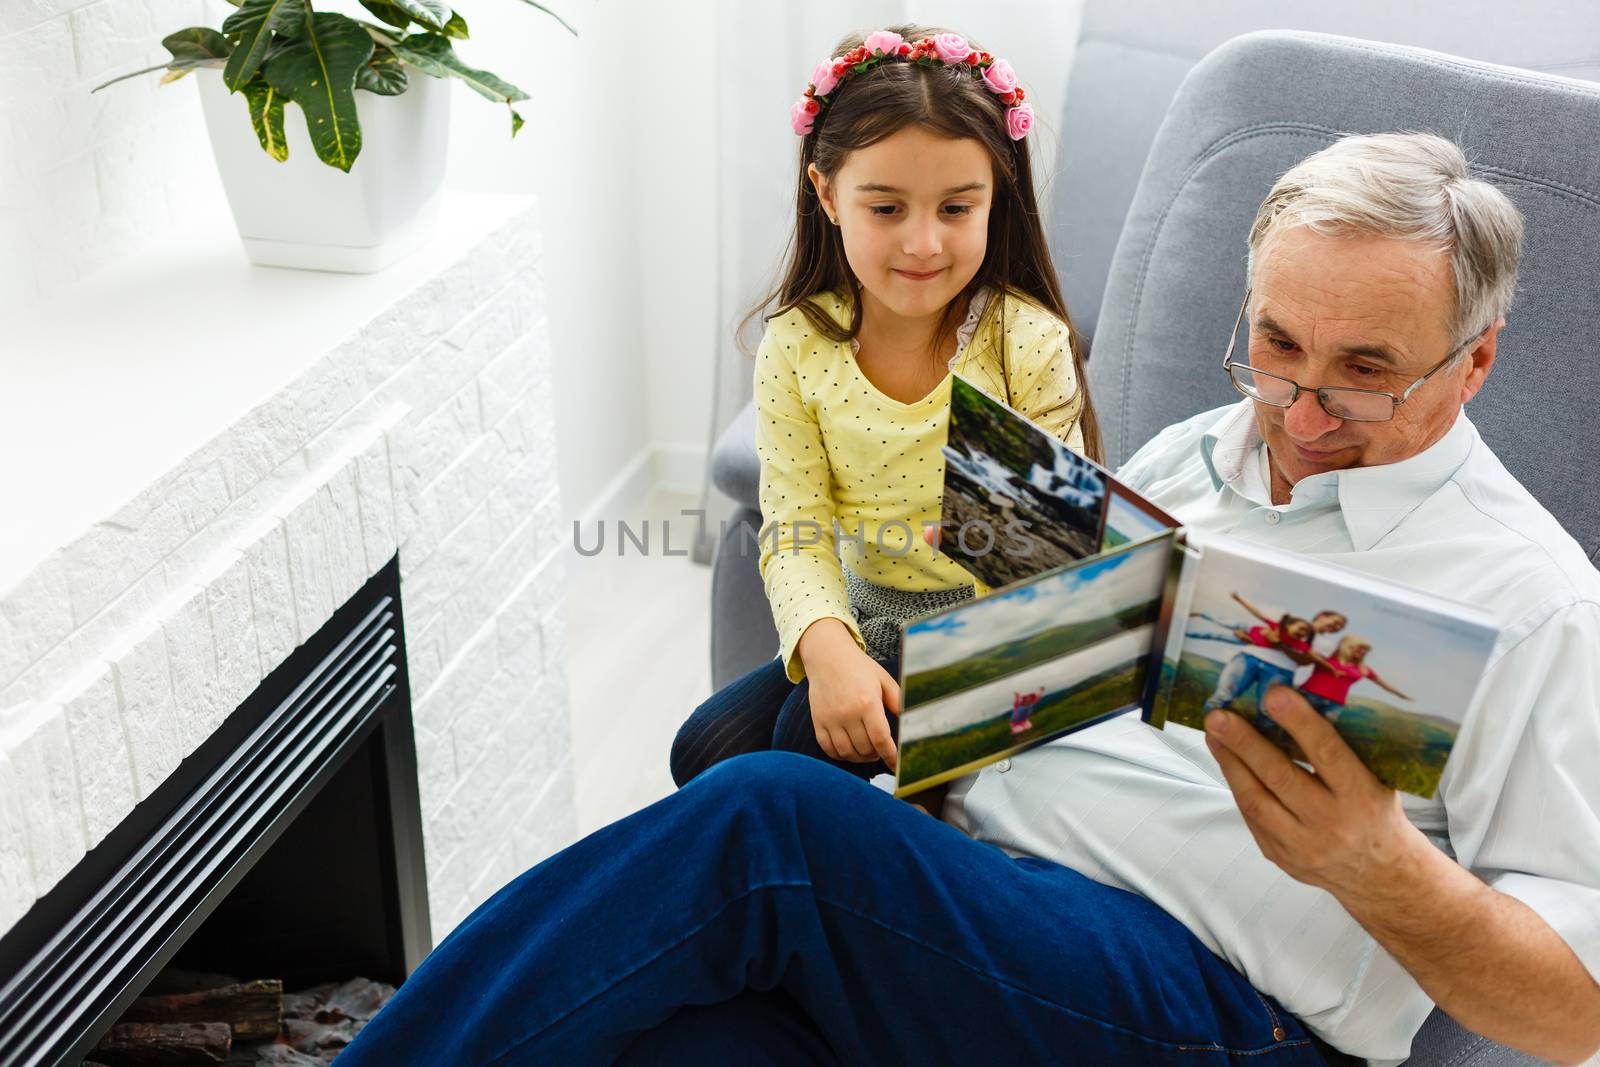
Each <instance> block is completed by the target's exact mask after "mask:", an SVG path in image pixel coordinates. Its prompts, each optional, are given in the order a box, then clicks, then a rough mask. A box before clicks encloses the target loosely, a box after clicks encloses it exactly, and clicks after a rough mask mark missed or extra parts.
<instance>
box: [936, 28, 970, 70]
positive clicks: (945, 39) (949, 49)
mask: <svg viewBox="0 0 1600 1067" xmlns="http://www.w3.org/2000/svg"><path fill="white" fill-rule="evenodd" d="M933 50H934V51H935V52H937V53H939V58H940V59H941V60H943V61H944V62H946V63H960V62H962V61H963V60H965V59H966V58H967V57H968V56H970V55H971V54H972V46H971V45H969V44H968V43H967V39H966V38H965V37H963V36H961V35H960V34H959V33H941V34H939V35H937V36H936V37H934V39H933Z"/></svg>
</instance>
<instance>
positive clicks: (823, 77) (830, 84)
mask: <svg viewBox="0 0 1600 1067" xmlns="http://www.w3.org/2000/svg"><path fill="white" fill-rule="evenodd" d="M811 84H812V85H815V86H816V87H817V95H818V96H827V95H828V94H829V93H831V92H833V89H834V86H836V85H838V84H839V76H838V75H837V74H835V73H834V72H833V60H831V59H824V60H823V61H822V62H821V63H818V64H817V69H816V70H814V71H812V72H811Z"/></svg>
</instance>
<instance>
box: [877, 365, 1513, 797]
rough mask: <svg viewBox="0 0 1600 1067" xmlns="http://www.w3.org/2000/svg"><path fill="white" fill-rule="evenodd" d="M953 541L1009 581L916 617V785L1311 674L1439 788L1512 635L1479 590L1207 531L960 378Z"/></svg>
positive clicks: (1329, 699) (906, 667) (910, 698)
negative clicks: (1389, 577)
mask: <svg viewBox="0 0 1600 1067" xmlns="http://www.w3.org/2000/svg"><path fill="white" fill-rule="evenodd" d="M944 455H945V461H946V462H945V483H944V504H943V513H942V515H941V525H940V531H941V533H940V539H939V551H941V552H943V553H945V554H946V555H948V556H950V557H951V558H952V559H954V560H955V561H956V562H958V563H959V564H961V566H963V567H964V568H966V569H967V570H968V571H970V572H971V573H972V575H973V576H974V577H975V578H977V579H978V580H979V581H980V582H982V583H984V584H985V585H986V586H989V587H990V588H991V589H992V590H993V592H991V593H989V594H988V595H986V596H983V597H980V598H978V599H976V600H969V601H966V602H964V603H962V604H959V605H957V606H955V607H952V608H947V609H945V610H943V611H940V612H937V613H935V614H933V615H929V616H926V617H924V618H921V619H917V620H915V621H913V622H909V623H906V624H905V625H904V627H903V630H902V642H901V666H900V671H901V674H900V687H901V714H900V724H899V747H900V759H899V767H898V768H897V772H896V777H895V795H896V796H908V795H911V794H913V793H916V792H919V791H921V790H923V789H926V788H928V787H929V786H932V785H937V784H938V783H940V782H944V781H948V780H949V779H952V778H956V777H959V776H961V775H964V774H970V773H971V772H973V771H975V770H977V769H978V768H980V767H982V766H984V765H986V764H988V763H992V762H994V761H996V760H998V759H1001V758H1003V757H1005V756H1009V755H1012V754H1014V753H1017V752H1020V751H1022V750H1023V749H1026V748H1031V747H1033V746H1035V745H1038V744H1042V743H1043V742H1046V741H1050V740H1053V739H1055V738H1057V737H1060V736H1062V735H1063V734H1066V733H1069V732H1071V731H1073V730H1078V729H1082V728H1083V727H1086V726H1090V725H1093V724H1094V723H1097V722H1101V721H1103V720H1105V719H1108V718H1111V717H1113V716H1117V715H1121V714H1123V713H1125V712H1128V711H1131V710H1132V709H1134V708H1139V709H1142V716H1143V718H1144V720H1145V721H1146V722H1148V723H1149V724H1150V725H1151V726H1152V727H1155V728H1158V729H1202V728H1203V726H1202V723H1203V720H1204V718H1205V716H1206V714H1207V713H1208V712H1210V711H1211V710H1212V709H1215V708H1224V709H1227V710H1230V711H1233V712H1235V713H1237V714H1239V715H1241V716H1243V717H1244V718H1245V719H1247V720H1249V721H1250V722H1252V723H1253V724H1254V725H1255V726H1256V728H1257V729H1258V730H1260V731H1261V732H1262V733H1263V735H1265V736H1266V737H1267V738H1269V739H1270V740H1272V741H1273V742H1274V743H1275V744H1277V745H1278V746H1279V747H1280V748H1282V749H1283V750H1284V751H1285V752H1287V753H1288V754H1289V755H1290V756H1291V757H1292V758H1294V759H1297V760H1300V761H1301V762H1302V763H1303V762H1304V761H1305V757H1304V753H1302V752H1300V751H1299V748H1298V746H1297V745H1295V743H1294V741H1293V740H1292V739H1291V738H1290V737H1289V736H1288V734H1287V733H1286V732H1285V731H1284V730H1283V729H1282V728H1281V727H1279V726H1278V725H1277V724H1276V723H1274V722H1273V721H1272V720H1271V719H1270V718H1268V717H1267V715H1266V713H1265V712H1264V711H1262V710H1261V701H1262V699H1263V698H1264V697H1265V695H1266V692H1267V690H1268V688H1269V687H1271V686H1273V685H1287V686H1292V687H1294V688H1295V689H1297V690H1298V691H1299V693H1300V695H1301V696H1302V697H1304V698H1305V700H1306V701H1307V703H1309V704H1310V705H1311V706H1312V707H1313V708H1314V709H1315V710H1316V711H1318V712H1319V713H1320V714H1321V715H1323V716H1324V717H1325V718H1326V719H1327V721H1328V722H1329V723H1331V724H1332V725H1333V727H1334V729H1336V730H1337V731H1338V732H1339V734H1340V735H1341V736H1342V737H1343V738H1344V739H1345V741H1346V742H1347V743H1348V744H1349V745H1350V747H1351V748H1352V749H1353V750H1354V751H1355V753H1356V755H1357V756H1359V757H1360V759H1361V760H1362V762H1363V763H1365V764H1366V766H1367V767H1368V768H1369V769H1371V771H1372V772H1373V774H1374V775H1375V776H1376V777H1377V778H1378V779H1379V780H1380V781H1382V782H1383V783H1384V784H1386V785H1388V786H1390V787H1391V788H1394V789H1397V790H1400V791H1402V792H1406V793H1414V794H1416V795H1417V796H1421V797H1431V796H1433V794H1434V791H1435V789H1436V788H1437V787H1438V783H1439V776H1440V774H1441V773H1442V772H1443V770H1444V764H1445V760H1446V759H1447V758H1448V757H1449V755H1450V749H1451V747H1452V745H1453V744H1454V743H1455V738H1456V733H1457V731H1458V730H1459V729H1460V727H1461V720H1462V716H1463V715H1464V714H1465V712H1466V710H1467V708H1468V707H1470V706H1471V704H1472V701H1473V697H1474V695H1475V694H1476V692H1477V687H1478V683H1479V681H1480V680H1481V678H1482V675H1483V671H1484V668H1485V666H1486V664H1487V663H1488V660H1489V655H1490V652H1491V651H1492V649H1493V647H1494V643H1495V640H1496V639H1497V637H1498V636H1499V634H1498V630H1497V629H1496V628H1495V626H1494V625H1493V624H1492V623H1491V622H1490V621H1489V619H1488V617H1487V616H1486V615H1484V614H1483V613H1482V612H1479V611H1477V610H1475V609H1473V608H1470V607H1468V606H1466V605H1462V604H1457V603H1454V602H1452V601H1449V600H1444V599H1442V598H1439V597H1435V596H1432V595H1430V594H1427V593H1423V592H1420V591H1418V590H1414V589H1410V588H1407V587H1405V586H1402V585H1398V584H1395V583H1392V582H1387V581H1383V580H1381V579H1377V578H1373V577H1371V576H1369V575H1365V574H1361V573H1359V572H1356V571H1351V570H1348V569H1346V568H1343V567H1338V566H1334V565H1332V564H1327V563H1321V562H1318V561H1316V560H1313V559H1309V558H1307V557H1304V556H1298V555H1294V554H1291V553H1285V552H1279V551H1274V550H1270V549H1266V548H1262V547H1260V546H1258V545H1253V544H1250V543H1248V542H1246V541H1243V540H1240V539H1238V538H1232V537H1227V536H1225V535H1220V534H1216V533H1209V532H1205V531H1200V530H1194V529H1188V528H1185V527H1184V526H1182V525H1181V524H1180V523H1179V522H1178V521H1177V520H1176V519H1174V518H1173V517H1172V516H1170V515H1168V514H1167V513H1166V512H1164V511H1162V510H1161V509H1160V508H1159V507H1157V506H1156V505H1155V504H1153V503H1151V502H1150V501H1148V500H1146V499H1144V498H1143V497H1142V496H1140V495H1139V494H1138V493H1136V492H1134V491H1133V490H1132V489H1130V488H1129V487H1127V486H1126V485H1123V484H1122V483H1121V482H1119V481H1117V480H1116V478H1115V477H1113V476H1112V475H1111V473H1110V472H1109V471H1107V470H1105V469H1104V468H1103V467H1100V466H1099V465H1098V464H1095V463H1093V462H1091V461H1090V460H1088V459H1085V458H1084V457H1082V456H1080V455H1078V454H1077V453H1075V452H1073V451H1072V450H1071V449H1069V448H1068V447H1067V446H1066V445H1064V444H1063V443H1061V441H1059V440H1058V439H1056V438H1055V437H1054V436H1052V435H1051V434H1050V433H1048V432H1047V431H1045V430H1044V429H1042V428H1040V427H1039V426H1036V425H1035V424H1033V423H1031V422H1029V421H1028V420H1027V419H1026V418H1024V417H1023V416H1021V415H1019V414H1018V413H1016V412H1015V411H1013V410H1011V409H1010V408H1008V407H1006V406H1005V405H1004V404H1002V403H1000V402H999V401H997V400H994V399H992V398H991V397H989V396H988V395H986V394H985V393H983V392H982V391H980V390H979V389H977V388H976V387H974V386H973V385H971V384H970V383H969V382H967V381H966V380H965V379H963V378H961V377H960V376H959V375H958V376H957V377H956V379H955V381H954V383H953V389H952V395H951V415H950V436H949V440H948V442H947V443H946V445H945V449H944Z"/></svg>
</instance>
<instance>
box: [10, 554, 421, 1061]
mask: <svg viewBox="0 0 1600 1067" xmlns="http://www.w3.org/2000/svg"><path fill="white" fill-rule="evenodd" d="M399 594H400V590H399V570H398V561H397V560H391V561H390V563H389V564H388V565H387V566H386V567H385V568H384V569H383V570H382V571H380V572H379V574H377V575H375V576H374V578H373V579H372V581H371V582H369V583H368V584H367V586H366V587H364V588H363V589H362V591H361V592H360V593H358V594H357V595H356V596H355V597H354V598H352V600H351V601H350V602H349V603H347V604H346V605H344V607H342V608H341V609H340V610H339V611H338V612H336V613H335V615H334V618H333V619H332V620H331V621H330V622H329V623H328V625H327V626H326V627H324V628H323V630H322V631H321V632H319V633H318V634H317V635H316V637H314V638H313V639H312V640H311V641H309V642H307V643H306V645H304V646H302V647H301V648H300V649H298V650H297V651H296V652H295V653H294V654H293V655H291V656H290V658H289V660H288V661H287V662H286V663H284V665H283V666H282V667H280V668H279V669H278V670H276V671H274V672H273V674H272V675H271V676H269V677H268V679H267V680H266V681H264V682H263V683H262V685H261V687H260V688H259V689H258V690H257V691H256V693H255V694H253V695H252V696H251V698H250V699H249V700H247V701H246V702H245V704H243V705H241V707H240V708H239V709H238V710H237V711H236V712H235V713H234V714H233V715H231V716H230V717H229V718H228V720H227V722H225V723H224V724H223V726H222V727H221V728H219V730H218V731H217V732H216V734H214V735H213V736H212V737H211V738H210V739H208V740H207V741H206V742H205V743H204V744H203V745H202V746H201V747H200V749H199V750H197V751H196V752H195V753H194V754H193V755H191V756H190V757H189V758H188V759H186V760H185V761H184V763H183V764H182V766H180V767H179V768H178V770H177V771H176V772H175V773H174V775H173V776H172V778H171V779H169V781H168V782H166V783H164V784H163V786H162V787H161V788H160V789H159V790H157V791H156V792H155V793H154V794H152V796H151V797H150V798H148V799H147V800H146V801H144V802H143V803H141V804H140V805H139V807H138V808H137V809H136V810H135V811H134V812H133V814H131V815H130V816H129V817H128V819H127V820H126V821H125V822H124V823H123V824H122V825H120V826H119V827H117V828H116V829H115V830H113V831H112V833H111V834H110V835H108V837H107V838H106V840H105V841H104V842H102V844H101V845H99V846H98V847H96V848H95V849H94V850H93V851H92V852H91V853H90V854H89V855H88V856H86V857H85V858H84V860H83V861H81V862H80V863H79V865H78V866H77V867H76V868H75V869H74V870H73V871H72V872H71V873H70V874H69V875H68V877H67V878H66V879H64V880H63V881H62V884H61V885H59V886H57V887H56V889H54V890H52V891H51V893H50V894H48V895H47V896H46V897H44V898H43V899H41V900H40V901H39V902H38V903H36V904H35V906H34V907H33V909H31V910H30V911H29V912H28V914H27V915H26V916H24V918H23V919H22V921H20V922H19V923H18V924H17V926H16V927H14V928H13V929H12V930H11V931H9V932H8V933H7V934H6V936H5V937H4V938H3V939H0V1063H6V1064H13V1063H15V1064H19V1065H35V1064H41V1065H42V1064H64V1063H72V1064H75V1063H77V1062H78V1061H79V1060H80V1059H81V1058H82V1057H83V1055H84V1054H85V1053H86V1052H87V1051H88V1050H89V1049H90V1048H91V1047H92V1046H93V1045H94V1043H95V1041H96V1040H98V1038H99V1037H100V1035H101V1034H102V1033H103V1032H104V1031H105V1029H106V1028H108V1027H109V1026H110V1025H111V1024H112V1023H113V1022H114V1021H115V1020H116V1019H117V1017H118V1016H119V1015H120V1013H121V1012H122V1010H123V1009H124V1008H125V1007H126V1006H127V1004H128V1003H129V1002H130V1001H131V1000H132V999H133V998H134V997H136V996H137V995H138V994H139V992H140V991H141V990H142V989H143V987H144V986H145V984H147V983H148V981H149V980H150V978H151V977H152V976H153V975H154V974H155V973H156V972H157V971H159V970H160V968H161V967H163V966H164V965H165V964H166V963H167V962H168V961H169V960H170V959H171V958H172V957H173V955H174V954H176V953H177V952H178V950H179V949H180V948H181V947H182V946H183V943H184V941H185V940H186V939H187V938H188V937H189V936H190V934H192V933H193V932H194V931H195V930H196V929H197V928H198V927H199V926H200V924H201V923H202V921H203V920H204V919H205V918H206V917H207V916H208V915H209V914H210V913H211V912H212V911H213V910H214V909H215V908H216V907H217V905H218V904H219V903H221V902H222V900H223V899H224V898H225V897H226V895H227V894H228V892H229V891H230V890H231V889H232V888H233V887H234V886H235V885H236V884H237V883H238V882H239V881H240V880H241V879H242V878H243V877H244V876H245V875H246V873H248V872H249V870H250V868H251V867H252V866H253V865H254V864H255V863H256V861H257V860H258V859H260V858H261V857H262V856H263V855H264V854H265V853H266V851H267V849H268V848H269V847H270V846H271V845H272V844H273V842H274V841H276V840H277V839H278V837H279V836H280V835H281V834H282V833H283V832H284V831H285V830H286V829H287V828H288V827H289V825H290V823H292V822H293V820H294V819H295V817H296V816H297V815H299V814H300V812H301V811H303V810H304V809H305V808H306V806H307V805H309V804H310V803H311V801H312V800H313V799H314V798H315V796H316V794H317V793H318V792H319V791H320V790H321V789H322V787H323V786H324V785H326V784H327V783H328V782H329V781H330V780H331V779H332V777H333V776H334V774H335V773H336V772H337V771H338V770H339V769H340V767H341V765H342V764H343V763H344V762H345V761H346V760H348V759H349V758H350V756H351V754H352V753H353V752H355V751H357V750H358V749H360V748H361V747H362V746H363V745H364V744H365V743H366V742H367V741H368V740H369V739H376V740H378V741H379V742H381V750H382V757H381V759H380V775H379V777H381V778H383V779H385V781H383V782H382V783H381V786H382V788H381V789H380V790H379V791H378V792H379V793H380V794H381V795H380V796H379V798H378V801H379V805H380V810H381V811H382V812H383V815H384V816H385V818H384V819H383V822H384V832H383V833H382V835H381V836H382V838H383V840H382V841H381V842H380V845H381V848H380V851H381V853H382V856H383V866H384V867H385V868H386V869H387V871H388V873H389V875H390V877H389V879H388V884H389V888H388V890H387V891H386V892H387V895H388V896H390V897H391V899H390V900H388V901H385V902H384V903H385V904H386V905H387V906H386V907H385V911H386V912H387V913H388V916H389V919H388V925H387V936H388V938H389V940H390V941H391V942H392V943H393V944H392V948H393V956H394V958H396V959H397V960H398V961H399V963H397V969H398V970H400V971H401V972H402V974H401V976H402V977H403V973H404V972H409V970H410V969H411V968H412V967H414V966H415V965H416V963H417V962H418V961H420V959H421V957H422V956H423V955H424V954H425V953H426V951H427V949H428V932H427V918H426V917H427V891H426V885H425V879H424V876H423V869H422V843H421V833H420V812H419V810H418V806H417V791H416V789H417V787H416V755H415V748H414V745H413V741H412V737H411V723H410V710H409V691H408V687H407V683H406V672H405V658H404V651H403V649H404V641H403V630H402V623H401V615H400V598H399Z"/></svg>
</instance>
